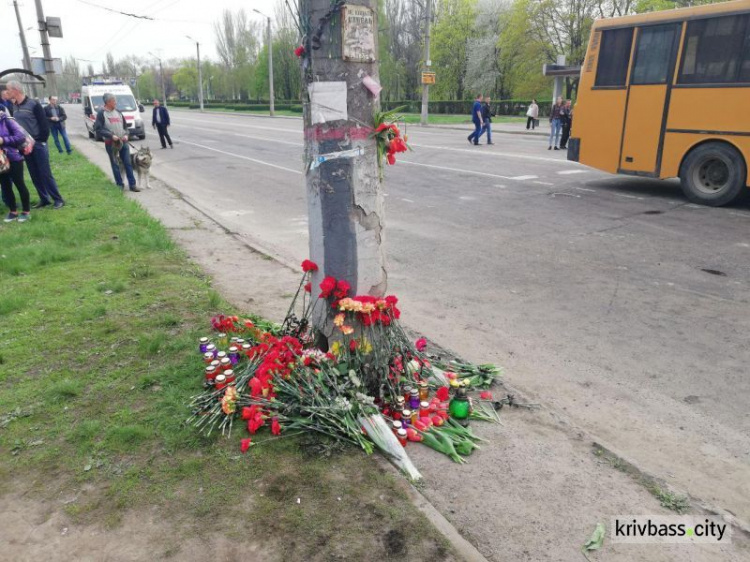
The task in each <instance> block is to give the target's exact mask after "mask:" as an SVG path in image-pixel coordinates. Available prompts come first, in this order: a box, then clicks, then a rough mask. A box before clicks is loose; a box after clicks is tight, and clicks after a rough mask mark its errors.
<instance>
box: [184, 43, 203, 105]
mask: <svg viewBox="0 0 750 562" xmlns="http://www.w3.org/2000/svg"><path fill="white" fill-rule="evenodd" d="M185 37H187V38H188V39H190V40H191V41H195V39H193V38H192V37H190V35H185ZM195 48H196V50H197V51H198V103H200V106H201V111H203V71H202V70H201V44H200V43H198V41H195Z"/></svg>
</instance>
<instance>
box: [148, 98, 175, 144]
mask: <svg viewBox="0 0 750 562" xmlns="http://www.w3.org/2000/svg"><path fill="white" fill-rule="evenodd" d="M169 125H170V122H169V111H167V108H166V107H162V105H161V104H160V103H159V100H154V115H153V117H152V118H151V126H152V127H155V128H156V130H157V131H159V140H160V141H161V147H162V148H167V142H168V143H169V148H174V145H173V144H172V139H171V138H169V133H168V132H167V127H169ZM164 139H166V142H164Z"/></svg>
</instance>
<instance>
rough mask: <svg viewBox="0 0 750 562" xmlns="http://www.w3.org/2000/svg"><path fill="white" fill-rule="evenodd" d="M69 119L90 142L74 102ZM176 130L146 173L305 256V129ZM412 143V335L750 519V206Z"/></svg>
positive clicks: (210, 117)
mask: <svg viewBox="0 0 750 562" xmlns="http://www.w3.org/2000/svg"><path fill="white" fill-rule="evenodd" d="M68 115H69V121H68V122H69V130H70V131H71V133H72V134H84V131H85V130H84V128H83V116H82V112H81V110H80V106H70V107H69V108H68ZM147 115H150V113H148V114H147ZM172 121H173V125H172V127H171V132H172V136H173V139H174V140H175V149H174V150H160V149H159V143H158V137H157V136H156V134H155V133H152V132H151V130H149V133H148V135H149V136H148V137H147V139H146V141H144V143H145V144H148V145H150V146H151V148H152V149H155V155H156V163H155V165H154V169H153V171H154V175H155V176H157V177H159V178H161V179H163V180H164V181H166V182H167V183H169V184H170V185H173V186H174V187H176V188H177V189H179V190H180V191H181V192H183V193H184V194H185V195H186V196H187V197H189V198H190V200H192V201H193V202H194V203H195V204H196V205H197V206H198V207H200V208H201V209H202V210H204V211H205V212H206V213H208V214H210V215H212V216H214V217H215V218H216V219H217V220H219V221H220V222H221V223H222V224H224V225H225V226H226V227H227V228H229V229H231V230H232V231H235V232H237V233H239V234H240V235H242V236H243V237H244V238H246V239H247V240H248V241H250V242H251V243H253V244H255V245H257V246H259V247H260V248H262V249H265V250H266V251H269V252H271V253H273V254H275V255H277V256H280V257H281V258H283V259H284V260H286V261H288V262H290V263H299V262H300V261H301V260H302V259H304V258H306V257H307V207H306V195H305V188H304V177H303V173H302V168H303V162H302V135H301V121H299V120H293V119H275V120H271V119H267V118H261V117H247V116H236V115H221V114H206V115H201V114H198V113H196V112H187V111H177V110H175V111H172ZM408 133H409V136H410V144H411V145H412V147H413V148H414V152H412V153H408V154H406V155H403V157H401V158H399V162H398V164H397V165H396V166H393V167H389V168H388V169H387V171H386V181H385V193H386V194H387V199H386V202H387V211H386V212H387V215H386V225H387V227H386V228H387V238H386V243H387V251H388V255H389V291H390V292H392V293H394V294H397V295H398V296H399V297H400V298H401V301H402V304H403V307H402V310H403V311H404V319H405V321H406V323H407V324H409V325H410V326H412V327H418V329H419V330H421V331H423V333H424V334H425V335H426V336H427V337H428V338H430V339H433V340H434V341H436V342H438V343H440V344H442V345H444V346H446V347H448V348H450V349H453V350H455V351H456V352H458V353H460V354H462V355H463V356H465V357H467V358H468V359H471V360H474V361H479V362H485V361H495V362H497V363H499V364H501V365H503V366H505V369H506V373H507V376H506V378H507V379H508V380H509V381H510V382H511V383H513V384H514V385H516V386H518V387H520V388H522V389H524V390H525V391H527V392H528V393H530V394H531V395H533V396H536V397H538V399H539V400H540V401H542V402H544V403H546V404H550V405H552V407H554V408H556V409H558V410H561V411H563V412H565V417H566V418H567V419H569V420H570V421H571V422H572V423H573V424H575V425H577V426H579V427H581V428H583V429H585V430H587V431H588V432H590V433H591V434H593V435H594V436H596V437H597V439H599V440H600V442H602V443H603V444H606V445H609V446H611V447H612V448H613V449H615V450H617V451H618V452H620V453H622V454H624V456H626V457H627V458H629V459H631V460H633V461H634V462H635V463H636V464H637V465H638V466H639V467H641V468H643V469H645V470H646V471H649V472H651V473H653V474H655V475H657V476H660V477H663V478H665V479H666V480H667V481H668V482H669V483H671V484H674V485H675V486H676V487H678V488H681V489H684V490H687V491H689V492H690V493H692V494H694V495H695V496H696V497H698V498H700V499H702V500H705V501H707V502H709V503H710V504H712V505H715V506H718V507H721V508H723V509H727V510H729V511H730V512H732V513H734V514H735V515H737V516H738V517H739V518H740V519H742V520H744V521H745V522H748V521H750V437H749V435H750V431H749V430H750V409H749V408H748V401H749V399H750V380H749V379H748V377H747V372H748V362H749V361H748V360H750V345H748V333H750V305H749V303H750V293H749V292H748V288H749V286H750V265H749V264H750V207H748V206H747V204H743V205H737V206H734V207H728V208H721V209H714V208H708V207H702V206H698V205H694V204H691V203H689V202H688V201H687V200H686V199H684V197H683V196H682V194H681V192H680V190H679V186H678V184H677V182H676V181H665V182H661V181H653V180H645V179H640V178H629V177H616V176H610V175H607V174H603V173H599V172H596V171H593V170H590V169H587V168H585V167H583V166H580V165H578V164H575V163H569V162H567V161H565V159H564V154H563V153H562V152H554V151H552V152H550V151H547V150H546V140H545V139H544V138H540V137H532V136H526V135H517V134H498V133H496V134H495V135H494V141H495V143H496V144H495V145H494V146H486V145H485V146H480V147H473V146H470V145H469V144H468V143H467V142H466V140H465V139H466V134H468V130H467V131H465V132H462V131H459V130H446V129H430V130H421V129H420V128H418V127H412V128H410V129H409V130H408ZM136 144H139V143H138V142H136ZM216 252H217V253H231V248H216Z"/></svg>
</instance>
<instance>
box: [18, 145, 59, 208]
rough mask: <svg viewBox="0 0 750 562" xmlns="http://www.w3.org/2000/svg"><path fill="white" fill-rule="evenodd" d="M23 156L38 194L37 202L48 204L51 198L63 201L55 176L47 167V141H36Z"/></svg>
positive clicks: (55, 200) (56, 201)
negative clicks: (31, 148) (32, 147)
mask: <svg viewBox="0 0 750 562" xmlns="http://www.w3.org/2000/svg"><path fill="white" fill-rule="evenodd" d="M25 158H26V167H27V168H28V169H29V175H30V176H31V182H32V183H33V184H34V187H35V188H36V192H37V193H38V194H39V202H40V203H43V204H47V205H48V204H50V203H51V202H52V201H50V199H52V200H53V201H54V202H55V203H64V202H65V201H64V200H63V198H62V195H60V190H59V189H57V182H56V181H55V177H54V176H53V175H52V169H51V168H50V167H49V152H47V143H46V142H38V143H36V144H35V145H34V150H32V151H31V154H29V155H28V156H26V157H25Z"/></svg>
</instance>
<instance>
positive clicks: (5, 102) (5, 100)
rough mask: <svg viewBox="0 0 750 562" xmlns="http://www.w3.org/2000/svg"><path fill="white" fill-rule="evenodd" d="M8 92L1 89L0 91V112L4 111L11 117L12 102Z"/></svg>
mask: <svg viewBox="0 0 750 562" xmlns="http://www.w3.org/2000/svg"><path fill="white" fill-rule="evenodd" d="M8 95H9V94H8V90H6V89H3V90H2V91H0V110H1V109H5V111H6V112H7V113H8V115H11V116H12V115H13V102H12V101H10V98H9V97H8Z"/></svg>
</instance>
